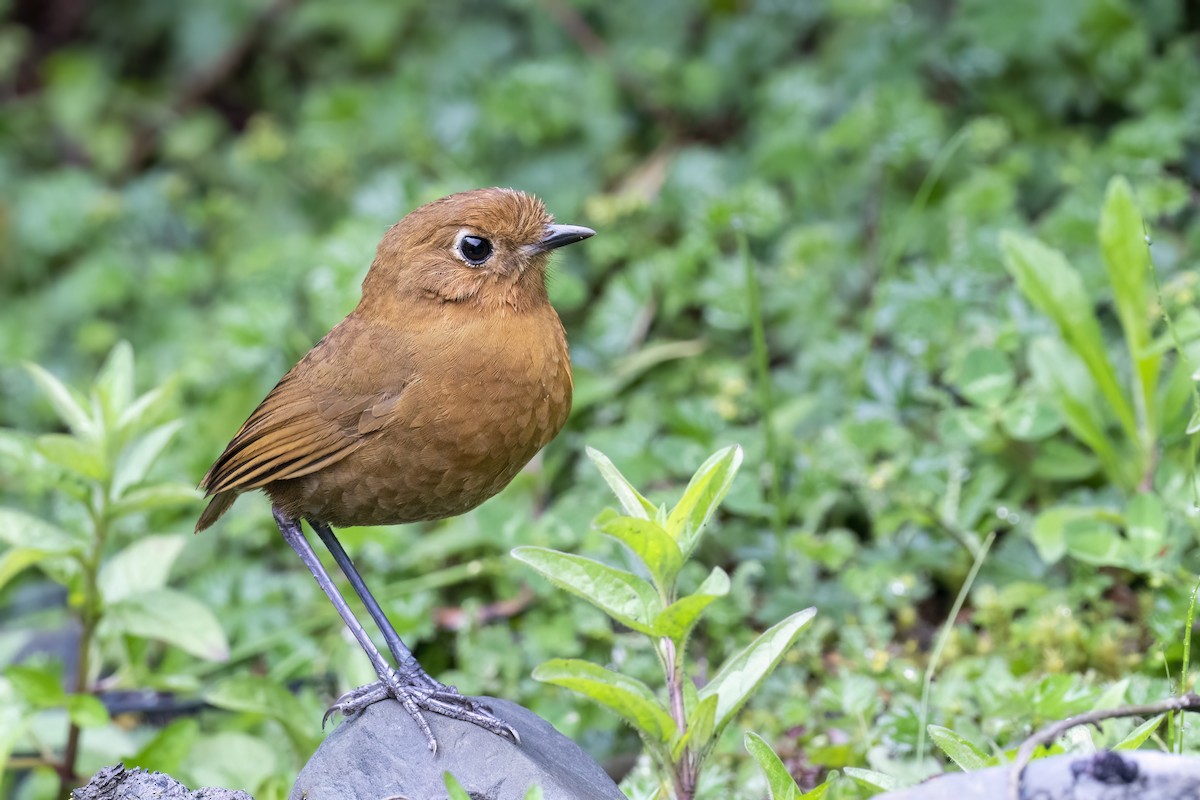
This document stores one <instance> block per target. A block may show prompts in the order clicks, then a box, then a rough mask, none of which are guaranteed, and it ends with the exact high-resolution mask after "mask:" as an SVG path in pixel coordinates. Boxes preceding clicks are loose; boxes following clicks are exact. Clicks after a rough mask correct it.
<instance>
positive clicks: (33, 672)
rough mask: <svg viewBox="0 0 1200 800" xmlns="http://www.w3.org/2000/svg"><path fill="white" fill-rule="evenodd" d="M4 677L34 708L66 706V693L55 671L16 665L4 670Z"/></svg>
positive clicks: (60, 677)
mask: <svg viewBox="0 0 1200 800" xmlns="http://www.w3.org/2000/svg"><path fill="white" fill-rule="evenodd" d="M4 677H6V678H8V682H9V684H11V685H12V688H13V689H14V690H15V691H16V693H17V694H18V695H20V696H21V697H22V698H24V700H25V702H26V703H28V704H29V705H31V706H33V707H34V708H62V707H63V706H65V705H66V704H67V692H66V690H65V689H63V686H62V676H61V675H60V674H59V673H58V671H57V670H52V669H48V668H44V667H30V666H25V665H21V664H18V665H15V666H11V667H9V668H8V669H6V670H4Z"/></svg>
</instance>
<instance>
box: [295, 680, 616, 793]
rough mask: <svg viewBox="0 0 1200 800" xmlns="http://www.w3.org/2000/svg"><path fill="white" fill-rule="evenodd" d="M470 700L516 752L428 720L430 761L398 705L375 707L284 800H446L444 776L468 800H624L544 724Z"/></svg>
mask: <svg viewBox="0 0 1200 800" xmlns="http://www.w3.org/2000/svg"><path fill="white" fill-rule="evenodd" d="M476 700H478V701H479V702H481V703H482V704H483V705H484V706H485V707H487V708H489V709H491V711H492V712H493V713H494V714H495V715H496V716H498V717H499V718H500V719H502V720H504V721H505V722H507V723H508V724H510V725H512V726H513V727H514V728H515V729H516V730H517V733H519V734H520V735H521V744H519V745H518V744H514V743H512V742H510V741H508V740H507V739H502V738H501V737H499V736H497V735H495V734H493V733H489V732H487V731H485V730H482V729H480V728H477V727H475V726H474V725H471V724H470V723H466V722H459V721H457V720H453V719H448V718H446V717H442V716H439V715H437V714H427V715H426V719H427V720H428V721H429V727H430V728H432V729H433V734H434V736H435V737H436V738H437V741H438V751H437V753H436V754H434V753H431V752H429V748H428V746H427V745H426V743H425V737H424V735H423V734H422V733H421V732H420V730H419V729H418V728H417V725H416V723H415V722H413V720H412V719H411V718H410V717H409V716H408V714H407V713H406V712H405V711H404V709H403V708H401V707H400V704H399V703H393V702H382V703H375V704H374V705H372V706H370V707H368V708H367V709H366V710H365V711H363V712H362V713H361V714H359V715H357V716H355V717H352V718H350V719H348V720H345V721H344V722H342V723H341V724H340V725H339V726H338V727H337V729H336V730H334V731H333V732H332V733H330V734H329V736H328V737H327V738H326V739H325V741H324V742H323V743H322V744H321V746H320V747H319V748H318V749H317V752H316V754H314V755H313V757H312V759H311V760H309V762H308V764H307V765H305V767H304V769H303V770H301V772H300V777H298V778H297V779H296V783H295V785H293V786H292V793H291V797H290V800H380V798H384V797H404V798H411V800H446V798H447V797H448V794H447V792H446V784H445V781H444V779H443V777H442V776H443V774H444V773H446V772H449V773H451V774H452V775H454V777H455V778H456V779H457V780H458V782H459V783H460V784H462V787H463V788H464V789H466V790H467V793H468V794H469V795H470V796H471V798H472V800H523V798H524V797H525V792H526V791H527V790H528V789H529V787H530V786H532V785H533V784H537V785H539V786H541V787H542V792H543V796H544V797H545V800H625V795H624V794H622V793H621V791H620V790H619V789H618V788H617V786H616V784H615V783H613V782H612V779H611V778H609V777H608V775H606V774H605V772H604V770H603V769H601V767H600V765H599V764H597V763H596V762H595V761H593V760H592V759H591V758H589V757H588V756H587V755H586V754H585V753H584V752H583V751H582V750H580V749H579V746H578V745H576V744H575V743H574V742H572V741H571V740H570V739H568V738H567V737H565V736H563V735H562V734H561V733H559V732H558V731H556V730H555V729H554V728H553V727H552V726H551V725H550V723H548V722H546V721H545V720H543V719H542V718H541V717H538V716H537V715H536V714H534V713H533V712H532V711H529V710H528V709H525V708H522V707H521V706H518V705H516V704H515V703H510V702H508V701H505V700H497V699H494V698H491V697H479V698H476Z"/></svg>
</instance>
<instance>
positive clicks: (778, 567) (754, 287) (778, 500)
mask: <svg viewBox="0 0 1200 800" xmlns="http://www.w3.org/2000/svg"><path fill="white" fill-rule="evenodd" d="M735 230H736V236H737V246H738V254H739V256H740V257H741V259H742V269H743V270H744V272H745V276H746V306H747V308H746V312H747V314H748V315H749V317H750V334H751V338H752V340H753V344H754V372H755V378H756V379H757V383H758V405H759V414H760V415H761V416H762V425H763V439H764V440H765V442H766V448H767V464H768V467H769V469H770V471H771V475H770V482H769V483H768V484H767V494H768V498H769V500H770V502H771V508H772V510H773V512H774V513H773V514H772V515H771V523H772V527H773V528H774V531H775V559H774V561H773V564H772V569H773V570H774V571H775V576H774V577H775V578H776V579H777V580H779V581H780V582H784V581H786V580H787V549H786V542H785V539H786V536H787V519H788V514H787V509H786V508H784V498H783V463H782V461H781V459H780V452H779V443H778V441H777V440H776V438H775V426H774V424H773V423H772V422H771V416H772V412H773V411H774V408H775V400H774V397H773V396H772V394H773V393H772V391H771V361H770V356H769V354H768V352H767V332H766V326H765V325H764V323H763V315H762V302H761V299H760V297H759V287H758V276H757V275H756V274H755V272H754V261H753V259H751V258H750V245H749V244H748V243H747V241H746V232H745V231H744V230H743V229H742V228H741V226H738V227H737V228H735Z"/></svg>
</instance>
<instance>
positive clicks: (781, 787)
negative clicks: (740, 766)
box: [744, 731, 835, 800]
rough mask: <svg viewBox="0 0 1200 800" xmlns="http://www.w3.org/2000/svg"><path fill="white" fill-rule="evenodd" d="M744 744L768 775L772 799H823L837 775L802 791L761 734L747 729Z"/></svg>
mask: <svg viewBox="0 0 1200 800" xmlns="http://www.w3.org/2000/svg"><path fill="white" fill-rule="evenodd" d="M744 744H745V747H746V752H748V753H749V754H750V755H751V756H753V757H754V761H755V763H756V764H758V767H759V769H761V770H762V772H763V775H764V776H766V779H767V788H768V790H769V791H770V793H771V798H770V800H821V798H822V797H824V796H825V793H826V792H828V791H829V787H830V786H831V785H832V784H833V780H834V777H835V776H833V775H830V776H829V778H828V779H827V780H826V781H825V782H824V783H822V784H821V785H820V786H817V787H816V788H814V789H812V790H810V791H807V792H802V791H800V787H799V786H797V785H796V780H795V779H794V778H793V777H792V776H791V773H789V772H788V770H787V767H786V766H785V765H784V763H783V761H782V760H781V759H780V758H779V756H778V755H777V754H776V753H775V751H774V750H772V749H771V745H769V744H767V743H766V742H765V741H764V740H763V738H762V737H761V736H759V735H758V734H757V733H753V732H751V731H747V732H746V738H745V740H744Z"/></svg>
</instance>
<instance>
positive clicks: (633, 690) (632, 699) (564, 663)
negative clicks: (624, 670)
mask: <svg viewBox="0 0 1200 800" xmlns="http://www.w3.org/2000/svg"><path fill="white" fill-rule="evenodd" d="M533 677H534V678H535V679H536V680H539V681H542V682H544V683H551V684H554V685H555V686H562V687H563V688H565V689H570V690H571V691H574V692H578V693H579V694H582V695H583V696H585V697H588V698H591V699H592V700H594V701H596V702H597V703H599V704H600V705H602V706H604V707H605V708H608V709H610V710H612V711H614V712H616V713H617V714H618V715H619V716H620V717H622V718H623V719H624V720H625V721H627V722H628V723H629V724H631V725H633V726H634V728H636V729H637V730H638V731H640V732H641V733H643V734H644V735H645V736H647V737H648V738H649V739H651V740H652V741H657V742H666V741H669V740H670V739H671V737H673V736H674V735H675V733H676V727H675V721H674V720H673V719H671V715H670V714H668V713H667V709H666V708H664V707H663V705H662V703H660V702H659V701H658V698H656V697H655V696H654V693H653V692H652V691H650V688H649V687H648V686H646V684H644V683H642V682H641V681H639V680H637V679H636V678H631V677H629V676H628V675H622V674H620V673H619V672H613V671H612V670H609V669H605V668H604V667H601V666H598V665H596V664H592V663H591V662H588V661H581V660H579V659H573V658H571V659H568V658H555V659H551V660H550V661H547V662H546V663H544V664H542V665H541V666H539V667H537V669H535V670H534V671H533Z"/></svg>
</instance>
